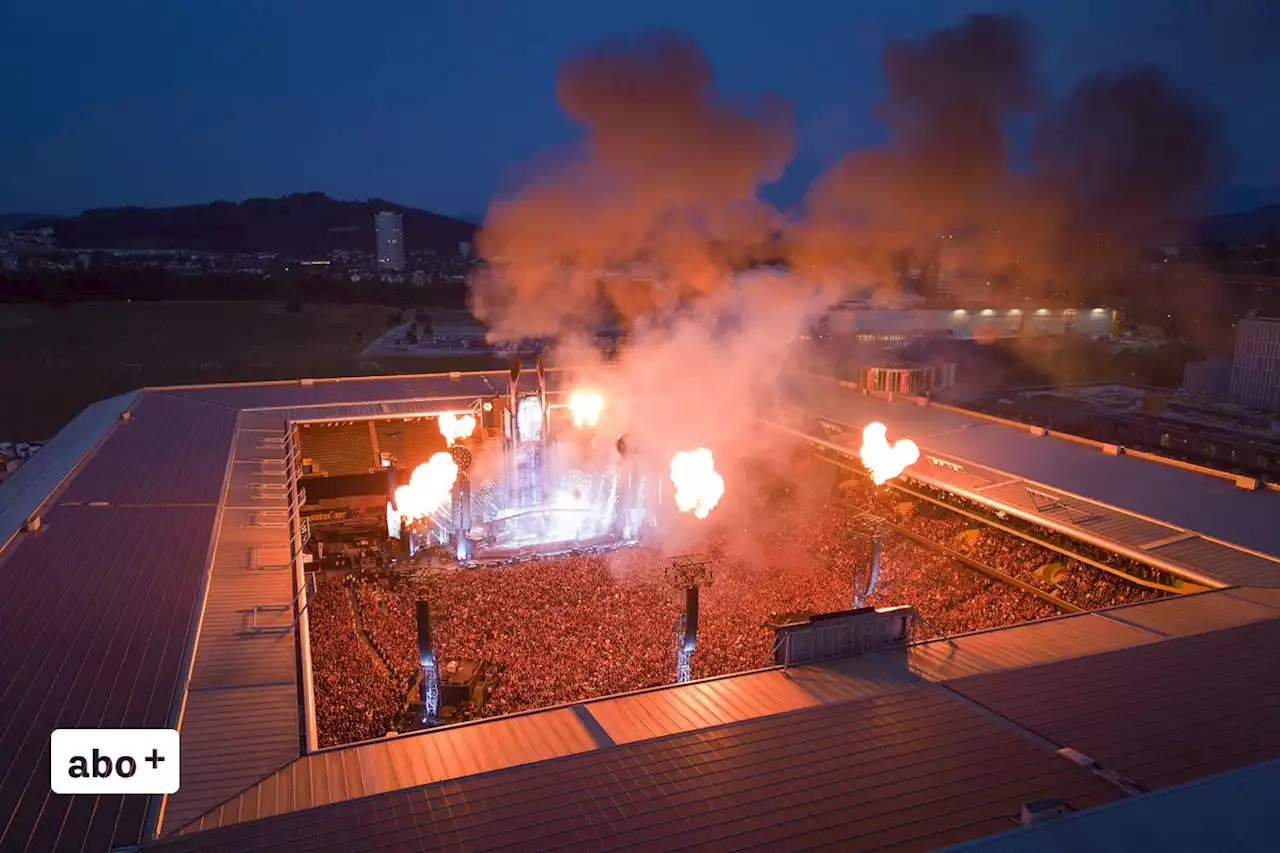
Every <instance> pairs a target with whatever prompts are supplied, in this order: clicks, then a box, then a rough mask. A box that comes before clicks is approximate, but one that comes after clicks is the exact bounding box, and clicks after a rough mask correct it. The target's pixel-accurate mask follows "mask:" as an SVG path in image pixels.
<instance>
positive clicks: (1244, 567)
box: [1150, 525, 1280, 586]
mask: <svg viewBox="0 0 1280 853" xmlns="http://www.w3.org/2000/svg"><path fill="white" fill-rule="evenodd" d="M1276 526H1280V525H1276ZM1150 551H1151V553H1152V554H1155V555H1156V556H1158V557H1163V558H1165V559H1168V560H1176V561H1178V562H1180V563H1186V564H1187V565H1192V566H1201V567H1203V571H1204V572H1205V573H1206V574H1209V575H1213V576H1215V577H1220V578H1224V579H1226V580H1229V581H1231V582H1232V583H1237V584H1240V585H1241V586H1280V577H1278V575H1280V566H1277V565H1276V561H1275V560H1272V559H1269V558H1267V557H1261V556H1258V555H1257V554H1251V553H1249V552H1247V551H1241V550H1238V549H1235V548H1227V547H1223V546H1222V545H1221V544H1219V543H1217V542H1212V541H1210V540H1207V539H1201V538H1199V537H1195V538H1191V539H1182V540H1179V541H1177V542H1170V543H1169V544H1168V545H1162V546H1159V547H1155V548H1151V549H1150Z"/></svg>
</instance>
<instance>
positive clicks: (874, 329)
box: [820, 303, 1116, 343]
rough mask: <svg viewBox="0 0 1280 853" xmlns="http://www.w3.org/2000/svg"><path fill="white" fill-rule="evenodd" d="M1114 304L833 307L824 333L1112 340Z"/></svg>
mask: <svg viewBox="0 0 1280 853" xmlns="http://www.w3.org/2000/svg"><path fill="white" fill-rule="evenodd" d="M1115 322H1116V312H1115V311H1114V310H1113V309H1111V308H1092V309H1089V308H1080V309H1077V308H1066V309H1061V308H1053V309H1050V308H1027V309H1026V310H1023V309H1021V308H1004V307H1002V308H998V309H997V308H982V309H974V310H966V309H964V308H955V309H947V308H919V309H909V308H908V309H904V308H875V307H870V306H866V305H860V304H856V303H841V304H839V305H836V306H834V307H832V308H831V309H830V310H828V311H827V313H826V314H825V315H824V316H823V318H822V319H821V321H820V326H821V327H822V328H821V331H820V334H822V335H824V336H832V337H837V338H840V337H845V338H852V339H854V340H860V341H882V342H898V343H905V342H907V341H910V340H912V339H914V338H921V337H926V338H950V339H953V340H995V339H1000V338H1023V337H1045V336H1051V335H1080V336H1083V337H1087V338H1107V337H1110V335H1111V333H1112V331H1113V330H1114V327H1115Z"/></svg>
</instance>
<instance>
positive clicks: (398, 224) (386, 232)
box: [373, 210, 404, 272]
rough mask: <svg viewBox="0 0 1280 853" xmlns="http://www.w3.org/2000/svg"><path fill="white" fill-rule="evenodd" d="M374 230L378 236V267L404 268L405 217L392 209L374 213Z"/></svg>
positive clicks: (381, 268) (395, 269) (398, 269)
mask: <svg viewBox="0 0 1280 853" xmlns="http://www.w3.org/2000/svg"><path fill="white" fill-rule="evenodd" d="M373 227H374V231H375V232H376V233H377V237H378V255H377V257H378V269H380V270H393V271H396V272H398V271H400V270H402V269H404V225H403V217H401V216H400V214H398V213H395V212H393V211H390V210H384V211H382V212H381V213H376V214H374V217H373Z"/></svg>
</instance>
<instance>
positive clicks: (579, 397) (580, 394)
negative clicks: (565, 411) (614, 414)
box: [569, 391, 604, 427]
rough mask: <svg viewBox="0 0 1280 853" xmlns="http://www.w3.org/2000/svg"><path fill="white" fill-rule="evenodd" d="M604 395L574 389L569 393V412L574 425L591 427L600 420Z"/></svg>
mask: <svg viewBox="0 0 1280 853" xmlns="http://www.w3.org/2000/svg"><path fill="white" fill-rule="evenodd" d="M603 411H604V397H603V396H601V395H600V394H597V393H596V392H594V391H574V392H573V393H572V394H570V395H569V412H570V413H571V414H572V415H573V425H574V426H576V427H593V426H595V425H596V424H597V423H599V422H600V414H601V413H602V412H603Z"/></svg>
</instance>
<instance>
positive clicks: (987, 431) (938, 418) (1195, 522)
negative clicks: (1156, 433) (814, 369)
mask: <svg viewBox="0 0 1280 853" xmlns="http://www.w3.org/2000/svg"><path fill="white" fill-rule="evenodd" d="M788 388H789V389H790V390H791V391H792V393H793V394H794V398H795V399H796V400H797V402H798V403H800V404H801V405H804V406H805V407H806V408H809V409H811V410H813V411H816V412H819V413H820V414H824V415H826V416H827V417H829V418H833V419H837V420H842V421H846V422H849V423H853V424H859V425H861V424H865V423H867V422H869V421H872V420H878V421H882V422H883V423H885V424H886V425H887V426H888V427H889V436H890V438H894V437H896V436H914V437H916V439H917V443H919V444H920V446H921V447H922V448H926V449H930V450H934V451H937V452H939V453H944V454H949V455H954V456H957V457H959V458H961V459H966V460H969V461H970V462H974V463H977V464H979V465H989V466H992V467H993V468H998V469H999V470H1001V471H1007V472H1010V473H1011V474H1014V475H1017V476H1020V477H1025V478H1027V479H1030V480H1034V481H1036V482H1039V483H1043V484H1045V485H1048V486H1051V487H1056V488H1058V489H1063V490H1065V491H1068V492H1073V493H1075V494H1077V495H1082V496H1086V497H1088V498H1091V499H1093V500H1096V501H1100V502H1102V503H1105V504H1110V505H1112V506H1115V507H1119V508H1122V509H1126V510H1130V511H1133V512H1137V513H1139V514H1140V515H1145V516H1147V517H1149V518H1158V519H1160V520H1162V521H1166V522H1169V523H1170V524H1174V525H1177V526H1179V527H1184V528H1187V529H1189V530H1196V531H1199V532H1201V533H1204V534H1206V535H1208V536H1212V537H1215V538H1218V539H1222V540H1225V541H1227V542H1233V543H1236V544H1239V545H1242V546H1244V547H1246V548H1253V549H1255V550H1258V551H1262V552H1264V553H1267V554H1272V555H1280V525H1277V524H1274V523H1273V519H1276V518H1280V492H1275V491H1270V490H1265V489H1264V490H1261V491H1256V492H1250V491H1245V490H1243V489H1239V488H1237V487H1236V486H1235V485H1234V484H1233V482H1232V481H1231V480H1229V479H1223V478H1220V477H1215V476H1212V475H1208V474H1201V473H1198V472H1195V471H1190V470H1186V469H1183V468H1177V467H1174V466H1172V465H1164V464H1161V463H1159V462H1155V461H1152V460H1147V459H1142V458H1140V457H1137V456H1127V455H1121V456H1108V455H1106V454H1104V453H1103V452H1102V451H1101V450H1099V449H1098V448H1096V447H1091V446H1088V445H1082V444H1077V443H1075V442H1072V441H1068V440H1066V439H1060V438H1054V437H1047V436H1046V437H1038V436H1033V435H1031V433H1030V432H1029V430H1027V429H1022V428H1018V427H1013V426H1008V425H1004V424H998V423H993V422H990V421H985V420H982V419H980V418H977V417H969V416H966V415H963V414H960V413H956V412H950V411H946V410H943V409H940V408H938V407H935V406H925V407H920V406H916V405H915V404H912V403H906V402H901V401H899V402H894V403H889V402H887V401H885V400H882V399H878V398H875V397H863V396H862V395H861V394H859V393H858V392H856V391H851V390H847V389H842V388H840V387H839V386H835V385H833V384H832V383H830V382H822V381H806V380H799V379H797V380H795V381H793V382H789V383H788ZM921 439H923V440H921Z"/></svg>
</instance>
